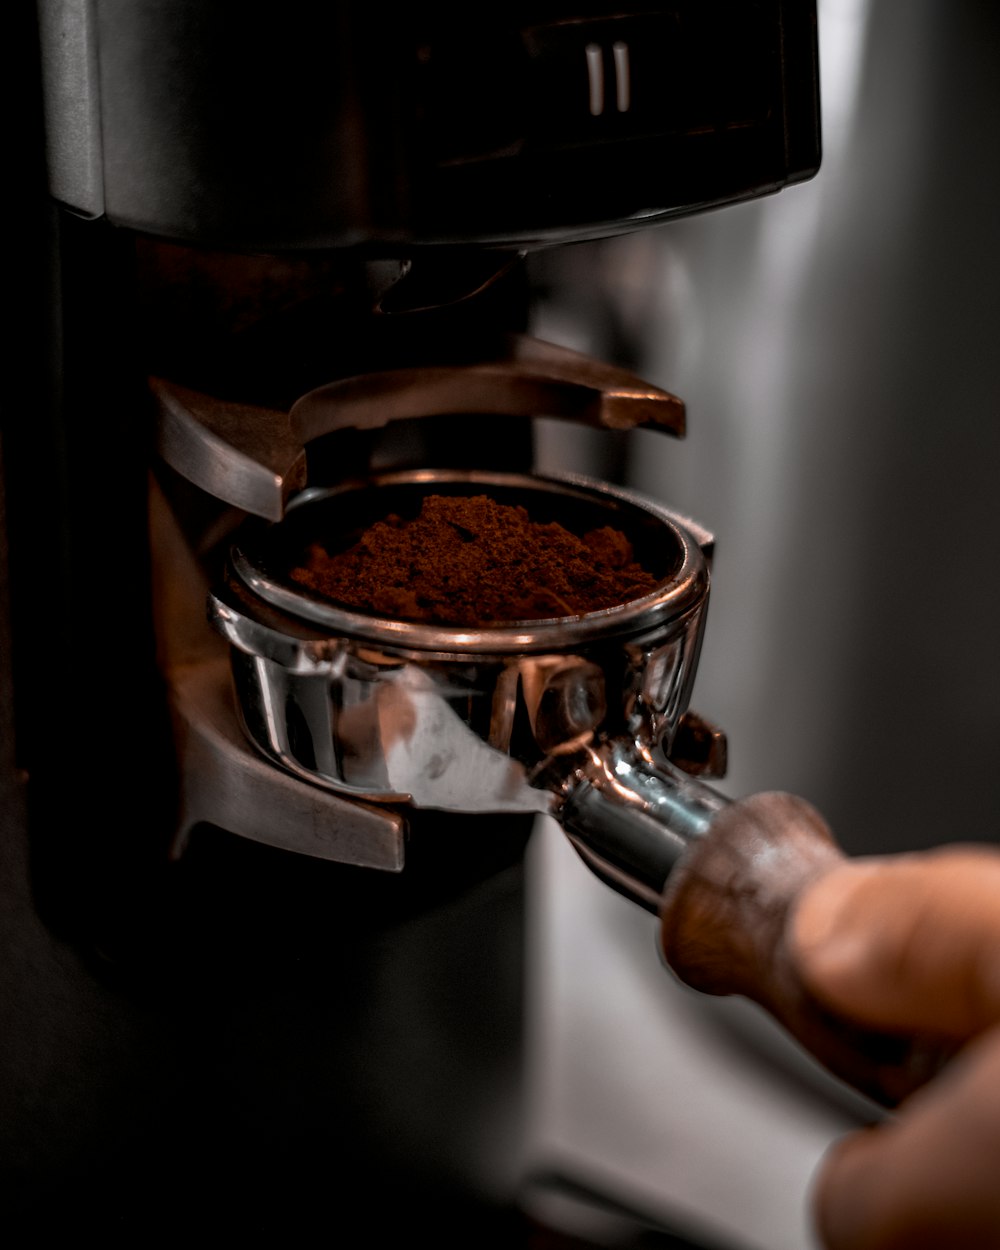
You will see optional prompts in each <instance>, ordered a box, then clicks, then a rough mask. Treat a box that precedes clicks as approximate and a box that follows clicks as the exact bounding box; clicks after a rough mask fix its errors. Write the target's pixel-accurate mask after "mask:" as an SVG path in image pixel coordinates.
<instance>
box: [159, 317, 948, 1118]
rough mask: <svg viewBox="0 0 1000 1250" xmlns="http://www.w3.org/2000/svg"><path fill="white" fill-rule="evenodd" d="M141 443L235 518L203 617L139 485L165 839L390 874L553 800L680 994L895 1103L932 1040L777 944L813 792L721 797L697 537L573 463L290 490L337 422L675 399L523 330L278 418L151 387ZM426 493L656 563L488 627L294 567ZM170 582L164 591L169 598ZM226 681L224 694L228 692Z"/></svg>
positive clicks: (574, 417)
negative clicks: (154, 615)
mask: <svg viewBox="0 0 1000 1250" xmlns="http://www.w3.org/2000/svg"><path fill="white" fill-rule="evenodd" d="M150 387H151V391H152V395H153V399H154V408H155V413H156V426H157V442H158V450H159V453H160V455H161V457H162V458H163V460H164V461H165V462H166V463H167V464H168V465H170V466H171V467H172V468H173V469H174V470H175V471H176V472H177V473H179V474H180V475H181V477H182V478H184V479H186V480H187V481H188V482H190V483H192V484H193V485H195V486H197V487H199V488H200V489H201V490H203V491H205V492H207V493H208V494H209V495H210V496H212V497H213V498H215V499H217V500H220V501H222V502H223V503H225V504H228V505H230V507H231V508H232V509H234V510H236V511H235V513H234V515H235V516H237V517H242V518H243V519H242V520H240V522H239V524H238V525H237V526H236V527H235V529H234V531H233V535H232V540H231V543H230V547H229V557H228V561H227V563H226V567H225V572H224V574H223V576H222V578H221V580H220V582H219V583H218V584H215V585H211V586H206V587H205V591H206V594H205V598H204V599H202V600H201V602H202V603H204V602H205V601H206V600H207V602H208V619H209V622H210V625H211V626H212V628H211V629H207V628H206V627H205V619H204V614H203V612H202V611H201V610H199V617H198V619H195V618H193V617H192V616H191V614H190V612H189V611H188V609H187V608H186V606H185V604H186V602H187V601H188V600H189V598H190V588H191V585H192V582H193V581H194V579H197V577H198V576H199V571H198V566H197V560H196V559H195V558H194V557H193V556H192V555H191V554H190V553H189V552H188V550H187V549H186V547H185V544H184V542H183V540H182V539H181V538H180V536H179V534H178V533H177V532H176V527H175V524H174V522H173V519H172V515H171V512H170V509H169V507H168V505H167V504H166V502H165V500H164V499H163V497H162V496H161V495H160V493H159V492H158V491H157V490H156V489H155V487H154V489H153V492H152V509H153V516H152V524H153V532H154V534H157V535H158V541H159V546H160V561H159V565H160V576H159V577H158V585H159V594H160V596H161V600H162V602H161V607H160V613H159V615H160V616H161V618H163V619H165V620H166V621H167V622H168V623H169V627H168V628H167V630H166V631H165V635H164V637H163V638H161V653H162V655H161V663H162V665H163V667H164V670H165V672H166V676H167V681H168V686H169V689H170V697H171V704H172V710H173V716H174V722H175V736H176V739H177V742H178V747H179V752H180V775H181V796H180V823H179V827H178V833H177V838H176V841H175V847H174V850H175V853H176V854H177V855H179V854H180V853H181V852H182V850H183V847H184V845H185V843H186V840H187V838H188V836H189V834H190V831H191V829H192V828H193V827H194V826H195V825H197V824H199V823H201V822H208V823H211V824H215V825H219V826H221V827H222V828H224V829H227V830H228V831H230V832H232V833H237V834H240V835H242V836H245V837H250V838H253V839H256V840H258V841H262V842H266V843H269V844H271V845H275V846H278V847H282V848H285V849H287V850H292V851H296V852H299V853H304V854H307V855H311V856H315V857H319V858H323V859H328V860H333V861H339V862H343V863H350V864H355V865H360V866H364V867H368V868H372V869H378V870H382V871H389V872H399V871H401V870H403V868H404V863H405V855H406V829H407V818H408V813H411V812H413V811H414V809H428V810H437V811H443V812H452V813H454V812H462V813H469V814H476V813H479V814H485V813H527V814H531V813H535V814H546V815H548V816H551V817H552V818H553V819H554V820H555V821H556V822H557V823H558V824H559V825H560V827H561V828H562V829H563V831H564V832H565V834H566V836H567V837H568V838H569V840H570V842H571V843H572V845H573V846H574V847H575V849H576V850H577V852H578V853H579V854H580V856H581V857H582V859H583V860H584V861H585V862H586V863H587V865H588V866H589V867H590V868H591V869H592V870H593V871H594V872H595V873H596V874H597V875H598V876H599V877H600V878H601V879H602V880H604V881H605V882H606V883H607V884H609V885H610V886H611V887H612V888H614V889H615V890H617V891H619V892H620V893H622V894H623V895H625V896H626V897H628V898H630V899H632V900H633V901H634V902H636V903H638V904H639V905H640V906H642V907H644V908H646V909H647V910H649V911H651V912H653V913H654V914H658V915H659V916H660V917H661V930H660V935H661V945H662V950H663V954H664V956H665V958H666V961H667V963H668V965H669V966H670V967H671V968H672V969H673V971H674V972H675V973H676V974H677V975H678V976H679V977H680V979H681V980H683V981H685V982H686V983H687V984H689V985H692V986H694V987H695V988H697V989H701V990H704V991H705V992H708V993H713V994H729V993H739V994H743V995H745V996H747V997H749V998H751V999H754V1000H755V1001H757V1002H758V1003H760V1004H761V1005H763V1006H764V1007H765V1008H766V1009H768V1010H769V1011H770V1012H771V1013H772V1014H773V1015H774V1016H775V1017H776V1018H777V1019H778V1020H779V1021H780V1022H781V1023H782V1024H784V1025H785V1026H786V1028H788V1029H789V1031H790V1032H791V1033H792V1034H793V1035H794V1036H796V1037H797V1038H798V1039H799V1040H800V1041H802V1042H803V1043H804V1044H805V1045H806V1046H807V1047H808V1048H809V1049H810V1050H811V1051H812V1052H813V1053H814V1054H815V1055H816V1056H817V1058H819V1059H820V1061H821V1062H823V1063H825V1064H826V1066H827V1067H828V1068H829V1069H830V1070H831V1071H833V1072H834V1073H835V1074H836V1075H838V1076H840V1077H841V1078H842V1079H844V1080H846V1081H848V1082H849V1083H850V1084H852V1085H853V1086H855V1087H856V1088H858V1089H860V1090H861V1091H862V1092H864V1093H865V1094H867V1095H869V1096H871V1097H873V1098H874V1099H876V1100H877V1101H879V1102H881V1103H884V1104H888V1105H893V1104H895V1103H896V1102H898V1101H899V1099H900V1098H902V1097H904V1096H905V1095H906V1094H907V1093H909V1092H910V1091H911V1090H912V1089H913V1088H916V1087H917V1086H918V1085H920V1084H922V1083H923V1082H924V1081H925V1080H926V1079H927V1078H928V1077H929V1075H931V1073H933V1072H934V1071H936V1070H937V1068H938V1067H939V1066H940V1063H941V1062H942V1054H943V1053H944V1050H945V1049H946V1048H944V1047H942V1046H939V1045H938V1043H937V1042H936V1041H935V1040H934V1039H931V1040H930V1041H927V1042H924V1041H920V1042H914V1039H912V1038H909V1037H886V1036H882V1035H879V1036H877V1037H875V1036H872V1035H870V1034H867V1033H864V1032H861V1031H860V1030H858V1029H857V1028H856V1027H855V1026H854V1025H853V1024H852V1023H851V1022H849V1021H845V1020H842V1019H839V1018H836V1017H834V1016H833V1015H831V1014H830V1013H829V1012H827V1011H826V1010H825V1009H824V1008H823V1007H822V1005H820V1004H819V1003H818V1002H816V1001H815V1000H814V999H813V998H812V997H811V996H810V994H809V993H808V992H807V990H806V989H805V987H804V986H803V985H802V984H801V982H800V981H799V979H798V977H797V974H796V973H795V970H794V968H793V967H792V965H791V962H790V959H789V957H788V955H787V953H786V949H785V939H784V933H785V928H786V923H787V919H788V916H789V914H790V911H791V908H792V907H793V905H794V902H795V899H796V898H797V896H798V894H799V892H800V891H801V889H802V888H803V887H804V886H805V885H807V884H808V883H809V882H810V881H812V880H814V879H815V878H816V877H818V876H820V875H821V874H822V873H824V872H826V871H828V870H829V869H830V868H831V867H833V866H834V865H835V864H836V863H838V862H840V861H841V860H842V859H843V856H842V853H841V852H840V850H839V849H838V847H837V845H836V843H835V842H834V840H833V838H832V835H831V834H830V832H829V830H828V828H827V827H826V825H825V823H824V822H823V820H822V819H821V817H819V815H818V814H817V813H816V812H815V811H814V809H813V808H812V807H811V806H810V805H809V804H807V803H806V802H804V801H803V800H802V799H798V798H796V797H794V796H791V795H787V794H760V795H754V796H751V797H750V798H748V799H743V800H738V801H735V802H734V801H732V800H730V799H728V798H726V797H725V796H724V795H722V794H721V793H719V792H718V791H717V790H715V789H714V788H712V787H711V786H710V785H708V784H707V782H708V781H709V780H713V779H717V778H720V777H722V776H724V773H725V766H726V741H725V737H724V735H723V734H722V733H721V732H720V731H719V730H718V729H716V728H715V727H713V726H712V725H711V724H709V723H708V722H707V721H705V720H703V719H702V718H701V717H700V716H698V715H697V714H696V713H694V712H692V711H691V709H690V708H689V699H690V694H691V689H692V686H693V682H694V677H695V671H696V668H697V663H698V658H699V653H700V649H701V642H702V636H703V632H704V624H705V613H706V608H707V603H708V595H709V584H710V565H711V558H712V551H713V540H712V537H711V535H710V534H709V533H707V532H706V531H705V530H704V529H702V527H701V526H700V525H698V524H697V523H696V522H694V521H692V520H690V519H689V518H686V517H681V516H678V515H677V514H675V513H673V512H671V511H670V510H668V509H664V508H662V507H660V506H659V505H657V504H655V503H653V502H651V501H649V500H647V499H645V498H642V497H640V496H638V495H636V494H634V493H632V492H630V491H626V490H622V489H619V488H617V487H611V486H608V485H606V484H604V483H600V482H596V481H592V480H590V479H586V478H581V477H576V476H558V475H540V474H537V473H523V474H519V473H514V474H511V473H495V472H490V471H484V470H468V471H464V470H455V469H447V470H439V469H434V468H417V469H413V468H407V469H388V470H378V471H376V470H374V469H373V470H372V471H370V472H369V473H368V474H367V475H365V476H363V477H361V478H358V477H357V476H354V475H352V477H351V479H350V480H347V481H341V482H336V481H334V482H329V481H324V482H322V483H312V482H310V481H309V480H308V473H307V461H306V448H307V447H308V446H309V445H310V444H312V443H314V441H315V440H318V439H328V438H329V437H330V436H335V435H337V434H338V433H342V432H345V431H371V430H375V429H378V428H380V427H382V426H385V425H387V424H390V423H392V422H396V421H400V420H409V419H412V418H424V417H435V416H442V415H447V414H468V415H473V414H480V415H493V416H498V417H502V418H507V417H511V418H518V417H528V418H533V417H548V418H557V419H565V420H569V421H573V422H577V423H582V424H588V425H591V426H595V427H598V428H604V429H611V430H628V429H635V428H650V429H657V430H660V431H663V432H666V433H670V434H673V435H675V436H681V435H683V433H684V424H685V410H684V405H683V403H682V401H680V400H679V399H678V398H677V397H676V396H673V395H671V394H669V393H668V392H665V391H662V390H660V389H658V388H655V387H652V386H649V385H648V384H646V383H644V382H641V381H640V380H638V379H636V378H635V377H633V376H632V375H631V374H629V373H628V372H627V371H624V370H621V369H619V368H616V367H614V366H610V365H607V364H605V363H602V362H598V361H594V360H592V359H590V358H589V357H586V356H582V355H580V354H578V353H576V352H572V351H569V350H568V349H565V348H561V347H557V346H554V345H551V344H547V343H543V342H540V341H538V340H536V339H532V338H529V337H526V336H517V335H515V336H511V337H510V338H509V339H508V340H507V342H506V344H505V347H504V354H503V355H500V356H498V357H497V358H496V359H493V360H483V361H479V362H477V363H474V364H466V365H450V366H442V367H435V366H426V367H417V368H407V369H399V370H387V371H385V372H383V373H376V374H370V375H364V376H359V377H353V378H347V379H342V380H340V381H337V382H333V383H331V384H329V385H326V386H322V387H320V388H318V389H316V390H313V391H310V392H309V393H307V394H306V395H304V396H302V397H301V398H300V399H299V400H297V402H295V403H294V404H293V405H292V406H291V408H290V409H289V410H288V411H279V410H273V409H267V408H255V407H251V406H248V405H245V404H235V403H229V402H226V401H224V400H220V399H217V398H213V397H211V396H207V395H204V394H201V393H198V392H194V391H191V390H187V389H185V388H182V387H179V386H176V385H174V384H172V383H170V382H167V381H165V380H163V379H157V378H154V379H151V380H150ZM429 493H453V494H454V493H458V494H489V495H491V496H493V497H494V498H497V499H498V500H499V501H500V502H507V503H518V504H523V505H524V506H525V507H526V508H527V510H528V514H529V515H530V516H532V517H533V518H540V519H544V520H561V521H562V523H563V524H565V525H566V526H567V528H570V529H575V530H577V531H578V532H583V530H584V529H592V528H596V527H598V526H600V525H610V526H614V527H616V528H618V529H620V530H622V531H623V532H624V533H625V534H626V535H627V536H628V537H629V538H630V539H631V541H632V543H633V546H634V547H635V549H636V554H637V558H639V559H640V562H641V563H643V564H644V566H645V567H647V568H648V569H649V570H650V571H653V572H654V573H655V575H656V576H657V577H658V578H659V581H658V584H657V586H656V588H655V589H654V590H653V591H652V592H651V593H649V594H647V595H645V596H643V597H642V598H640V599H637V600H633V601H630V602H626V603H622V604H621V605H618V606H616V607H614V608H610V609H606V610H603V611H599V612H592V613H588V614H586V615H581V616H574V617H558V618H552V619H549V620H541V621H515V622H509V623H503V624H500V625H488V626H484V627H482V628H467V627H457V626H441V625H429V624H425V623H417V622H412V621H403V620H395V619H390V618H386V617H379V616H374V615H370V614H366V613H363V612H359V611H355V610H353V609H348V608H346V607H343V606H340V605H338V604H335V603H332V602H330V601H326V600H323V599H322V598H320V597H319V596H315V595H311V594H309V593H308V592H307V591H306V590H305V589H304V588H303V587H301V586H299V585H296V584H295V583H293V582H292V581H291V580H290V579H289V577H288V569H289V560H290V558H291V553H292V552H293V551H294V550H296V549H301V547H302V545H303V543H304V542H305V541H307V540H308V537H309V536H310V535H311V534H318V533H322V534H323V535H324V536H326V537H327V538H329V536H330V535H334V536H337V535H341V536H342V538H341V541H342V545H345V546H346V545H347V539H348V537H349V535H351V534H352V533H354V534H356V533H357V532H360V529H361V528H363V527H364V525H365V524H368V523H371V522H372V521H375V520H379V519H382V518H383V517H385V516H386V515H387V514H388V513H390V512H393V511H395V512H397V513H401V514H402V515H406V514H407V512H408V511H409V512H410V514H415V512H416V510H418V508H419V500H421V499H422V498H423V497H424V496H425V495H427V494H429ZM179 573H183V574H184V575H183V576H179V575H178V574H179ZM180 585H183V587H184V592H182V591H181V590H179V589H178V587H179V586H180ZM234 692H235V700H234Z"/></svg>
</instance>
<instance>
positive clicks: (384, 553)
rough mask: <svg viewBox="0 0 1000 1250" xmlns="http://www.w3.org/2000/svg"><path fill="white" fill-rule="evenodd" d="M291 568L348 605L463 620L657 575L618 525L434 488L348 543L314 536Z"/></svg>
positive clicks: (615, 594)
mask: <svg viewBox="0 0 1000 1250" xmlns="http://www.w3.org/2000/svg"><path fill="white" fill-rule="evenodd" d="M291 576H292V579H293V580H294V581H296V582H298V583H299V584H300V585H303V586H307V587H308V588H309V589H311V590H313V591H316V592H317V593H319V594H321V595H324V596H326V597H327V598H330V599H334V600H336V601H337V602H339V603H342V604H345V605H347V606H348V607H353V608H358V609H361V610H363V611H367V612H375V613H377V614H379V615H380V616H390V617H394V618H399V619H405V620H413V621H427V622H434V623H437V624H448V625H464V626H476V625H487V624H491V623H492V624H497V623H501V622H508V621H528V620H540V619H544V618H549V617H560V616H577V615H579V614H581V613H585V612H595V611H599V610H600V609H602V608H610V607H614V606H615V605H617V604H620V603H623V602H624V601H626V600H628V599H634V598H637V597H638V596H640V595H644V594H647V593H648V592H649V591H651V590H652V589H653V588H654V587H655V586H656V584H657V579H656V578H655V577H653V576H652V575H651V574H650V573H647V572H646V571H645V570H644V569H643V568H642V567H641V566H640V565H639V564H638V563H636V561H635V559H634V555H633V549H632V544H631V543H630V542H629V540H628V538H627V537H626V536H625V535H624V534H622V533H621V532H620V531H618V530H616V529H614V528H612V527H610V526H604V527H602V528H600V529H595V530H591V531H589V532H588V533H586V534H584V535H583V536H582V537H581V536H577V535H575V534H573V533H571V532H570V531H569V530H567V529H565V528H564V527H563V526H562V525H560V524H558V522H554V521H550V522H536V521H532V520H531V518H530V516H529V515H528V512H527V509H525V508H523V507H520V506H514V507H510V506H508V505H506V504H500V503H498V502H497V501H496V500H494V499H491V498H490V497H488V496H486V495H475V496H446V495H429V496H427V497H426V498H425V499H424V501H423V504H422V507H421V510H420V512H419V514H418V515H417V516H416V517H414V518H412V519H407V520H404V519H403V518H401V517H399V516H396V515H391V516H388V517H386V518H385V520H383V521H377V522H376V523H375V524H373V525H372V526H370V527H369V528H368V529H366V530H365V531H364V533H363V534H362V535H361V537H360V539H359V540H358V541H357V542H356V543H355V544H354V546H352V547H351V548H350V549H349V550H347V551H344V552H335V553H330V552H328V551H327V550H325V549H324V548H323V547H322V546H321V545H319V544H314V545H313V546H312V547H311V548H310V549H309V551H308V553H307V555H306V559H305V560H304V561H303V563H302V564H301V565H300V566H299V567H297V568H295V569H294V570H293V571H292V573H291Z"/></svg>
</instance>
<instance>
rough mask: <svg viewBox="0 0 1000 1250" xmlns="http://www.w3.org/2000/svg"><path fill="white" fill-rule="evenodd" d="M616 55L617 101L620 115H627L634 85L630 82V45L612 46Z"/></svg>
mask: <svg viewBox="0 0 1000 1250" xmlns="http://www.w3.org/2000/svg"><path fill="white" fill-rule="evenodd" d="M611 50H612V52H614V55H615V86H616V93H615V100H616V103H617V105H618V112H619V113H627V112H628V110H629V105H630V104H631V103H632V98H631V96H632V85H631V82H630V81H629V66H628V44H627V43H620V42H619V43H616V44H614V45H613V46H612V49H611Z"/></svg>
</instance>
